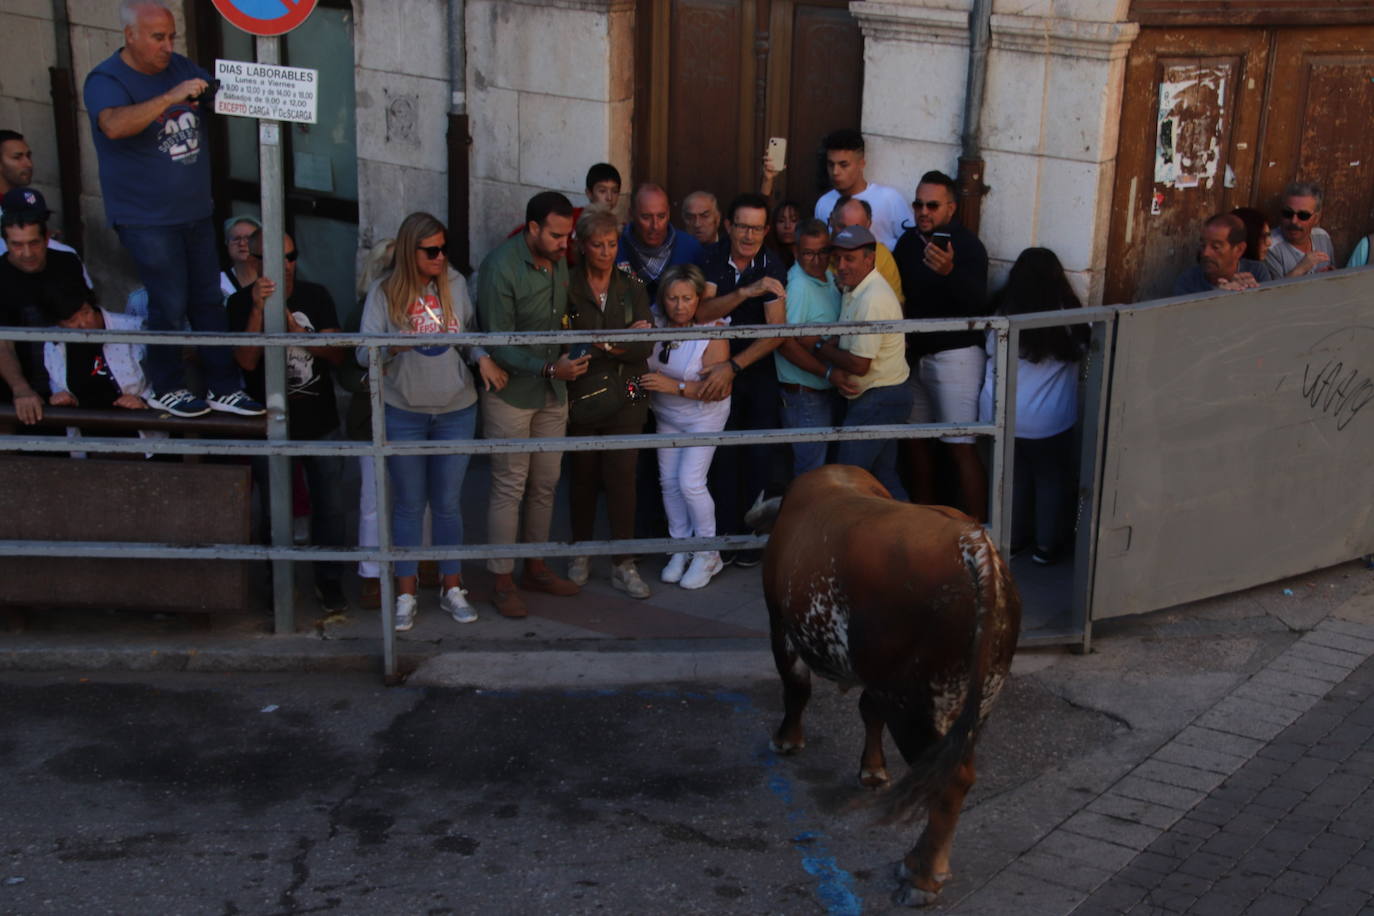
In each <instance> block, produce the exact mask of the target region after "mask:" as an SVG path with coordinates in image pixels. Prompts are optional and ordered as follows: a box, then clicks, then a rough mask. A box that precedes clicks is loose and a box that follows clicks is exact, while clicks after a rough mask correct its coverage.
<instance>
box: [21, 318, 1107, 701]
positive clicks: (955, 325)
mask: <svg viewBox="0 0 1374 916" xmlns="http://www.w3.org/2000/svg"><path fill="white" fill-rule="evenodd" d="M1115 313H1116V308H1114V307H1099V308H1088V309H1075V310H1073V311H1072V312H1071V313H1066V312H1062V311H1061V312H1054V313H1043V314H1041V315H1038V316H1016V317H1015V318H1012V319H1007V318H996V317H989V318H978V319H968V320H963V319H959V320H956V319H947V320H946V319H940V320H920V321H915V320H903V321H880V322H835V323H831V324H808V325H768V326H748V327H699V328H698V327H693V328H681V329H678V328H652V329H641V330H624V331H599V332H586V331H552V332H543V333H528V332H526V333H501V334H492V333H468V334H431V335H414V334H386V335H365V334H345V333H330V334H312V335H311V336H310V343H311V345H312V346H344V347H349V348H358V347H365V348H366V349H367V352H368V356H369V366H368V375H369V386H368V387H369V394H370V397H371V402H372V440H371V441H370V442H364V441H340V440H330V441H317V440H294V441H293V440H284V439H283V440H270V441H263V440H245V439H215V440H200V439H198V440H184V439H120V438H108V437H97V436H89V437H88V436H83V437H82V438H81V439H80V440H79V450H81V451H84V452H88V453H104V454H119V453H124V454H142V453H153V454H173V455H226V456H229V455H239V456H252V455H265V456H269V459H275V460H273V461H271V463H270V465H269V476H270V478H271V481H272V483H271V485H270V500H269V512H270V514H271V517H272V518H274V519H281V518H286V519H289V518H290V511H291V509H290V486H289V476H287V475H289V473H290V470H289V459H290V458H292V457H299V456H306V455H340V456H359V457H362V456H370V457H371V458H372V460H373V462H374V472H375V473H374V478H375V482H376V483H375V485H376V495H377V505H378V507H379V511H378V513H377V515H378V529H379V530H378V534H379V537H378V541H379V544H378V546H377V547H361V546H356V547H351V548H328V547H314V546H295V545H294V544H292V543H291V542H290V540H289V535H288V537H287V538H282V537H281V536H280V533H279V532H280V531H281V530H282V529H281V528H280V527H276V526H274V530H273V541H274V543H273V544H272V545H271V546H265V545H255V544H211V545H203V546H182V545H173V544H159V543H151V542H92V541H23V540H0V556H67V557H125V558H164V559H180V560H201V559H205V560H268V561H271V562H272V563H273V571H274V576H273V589H274V591H273V606H274V621H275V628H276V631H277V632H279V633H281V632H293V631H294V628H295V614H294V604H293V603H294V579H293V572H292V563H293V562H294V561H299V560H310V561H326V562H330V561H333V562H352V561H359V560H371V561H376V562H378V563H381V564H383V571H382V576H381V588H382V607H381V614H380V617H381V626H382V644H383V668H384V671H385V674H386V675H387V676H388V677H391V676H394V674H395V672H396V646H395V630H394V627H393V620H392V615H393V608H394V595H393V593H392V592H393V583H392V577H391V574H390V573H391V564H392V563H393V562H395V561H397V560H438V559H459V560H478V559H481V560H485V559H492V558H520V557H551V556H571V555H574V554H585V555H607V554H617V553H672V552H676V551H681V550H684V549H686V550H705V549H715V550H719V549H747V548H757V547H762V546H763V545H764V544H765V543H766V542H767V540H766V538H763V537H756V536H745V535H737V536H721V537H715V538H687V539H672V538H653V539H649V538H640V539H635V540H614V541H578V542H576V544H575V546H574V544H573V543H572V542H552V541H550V542H544V543H538V544H526V543H517V544H510V545H490V544H488V545H460V546H456V547H409V548H398V547H396V546H395V545H394V544H393V543H392V532H391V519H390V513H388V512H386V511H383V510H382V509H381V508H380V507H385V506H387V505H388V504H389V494H388V479H387V474H386V465H385V462H386V456H388V455H426V454H436V453H442V454H454V453H457V454H470V455H492V454H503V453H513V452H531V453H534V452H575V451H605V450H612V449H639V448H661V447H678V446H686V445H703V444H709V445H717V446H727V447H728V446H737V445H748V444H756V443H757V444H791V443H793V442H835V441H845V440H858V439H918V438H936V437H940V436H951V435H973V436H988V437H991V439H992V462H991V465H992V466H991V467H990V468H989V524H990V527H991V529H992V531H993V532H994V535H995V538H996V541H997V544H998V547H999V549H1001V550H1003V551H1004V552H1005V551H1006V548H1007V538H1008V536H1009V531H1010V519H1009V512H1008V511H1007V510H1008V509H1009V506H1010V502H1009V495H1010V490H1011V468H1012V457H1013V448H1014V445H1013V437H1010V436H1007V435H1005V433H1004V431H1005V430H1006V429H1008V428H1009V424H1010V423H1013V422H1014V412H1015V406H1014V405H1015V378H1016V373H1014V372H1011V373H1009V372H1007V371H1006V370H1007V366H1008V365H1009V353H1014V352H1016V351H1017V342H1018V337H1019V333H1020V330H1022V329H1025V328H1029V327H1041V326H1046V325H1064V324H1085V323H1090V322H1107V323H1110V322H1112V321H1113V320H1114V318H1115ZM982 329H987V330H992V331H995V332H996V335H997V346H996V355H995V360H996V371H995V379H996V387H995V393H994V397H993V405H994V416H993V419H992V422H990V423H986V424H978V423H970V424H953V423H926V424H896V425H884V426H866V427H834V426H829V427H809V428H798V429H776V430H749V431H743V430H739V431H723V432H720V433H653V434H637V435H627V436H608V437H558V438H548V439H474V440H446V441H425V442H401V443H389V442H387V441H386V432H385V422H384V410H383V406H382V386H383V384H384V379H383V374H382V361H381V359H380V358H379V357H380V351H381V349H382V348H383V347H386V346H417V345H430V346H435V345H472V344H481V345H484V346H492V345H520V344H536V343H560V344H573V343H581V342H592V341H607V342H610V343H617V342H630V341H634V340H643V339H645V338H648V339H651V340H654V341H656V342H657V341H664V340H700V339H703V338H730V339H755V338H776V337H803V336H812V335H816V334H884V333H903V334H906V333H910V332H935V331H954V330H962V331H966V330H982ZM0 340H11V341H14V342H16V343H19V342H32V341H56V342H67V341H72V342H91V343H96V342H98V343H139V344H147V345H173V346H265V347H285V346H289V345H292V344H299V343H300V342H301V338H300V336H299V335H297V334H290V333H280V334H267V333H260V334H248V333H238V334H230V333H226V334H211V333H199V332H169V331H108V330H101V331H88V330H67V329H61V328H14V327H0ZM267 388H268V390H267V408H268V411H269V414H271V415H273V416H272V419H273V420H274V421H276V422H274V423H269V429H270V428H272V427H273V426H274V425H275V426H276V427H277V428H279V429H284V427H285V424H284V423H283V422H281V420H282V418H283V415H284V413H285V410H286V399H285V379H284V377H277V378H272V377H270V375H269V378H268V380H267ZM74 449H75V446H74V443H73V440H70V439H66V438H62V437H55V436H34V435H32V434H26V433H25V432H24V431H23V427H19V431H18V432H17V433H15V434H13V435H10V436H5V437H0V450H17V451H21V452H69V451H73V450H74ZM288 527H289V526H288ZM282 541H285V542H284V543H283V542H282Z"/></svg>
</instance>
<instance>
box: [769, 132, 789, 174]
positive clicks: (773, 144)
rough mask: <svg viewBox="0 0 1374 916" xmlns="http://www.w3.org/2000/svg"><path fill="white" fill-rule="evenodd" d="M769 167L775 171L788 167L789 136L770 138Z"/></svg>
mask: <svg viewBox="0 0 1374 916" xmlns="http://www.w3.org/2000/svg"><path fill="white" fill-rule="evenodd" d="M768 167H769V168H770V169H772V170H773V171H775V172H781V171H782V170H783V169H785V168H787V138H786V137H769V138H768Z"/></svg>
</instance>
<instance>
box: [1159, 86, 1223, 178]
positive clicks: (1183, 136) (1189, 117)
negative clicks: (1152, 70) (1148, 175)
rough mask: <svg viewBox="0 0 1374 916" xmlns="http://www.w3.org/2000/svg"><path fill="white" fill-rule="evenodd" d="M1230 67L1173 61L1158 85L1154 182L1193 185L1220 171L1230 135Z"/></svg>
mask: <svg viewBox="0 0 1374 916" xmlns="http://www.w3.org/2000/svg"><path fill="white" fill-rule="evenodd" d="M1231 70H1232V68H1231V66H1230V65H1229V64H1228V63H1224V62H1211V63H1207V64H1200V63H1199V64H1185V65H1174V66H1171V67H1169V68H1167V69H1166V70H1165V72H1164V78H1163V79H1162V80H1161V81H1160V84H1159V109H1158V111H1159V115H1158V119H1159V120H1158V127H1157V131H1156V140H1157V142H1156V145H1155V183H1156V184H1162V185H1165V186H1166V187H1179V188H1193V187H1197V185H1198V182H1199V181H1200V180H1201V179H1204V178H1213V177H1215V176H1216V174H1217V167H1218V164H1219V163H1220V162H1221V161H1222V158H1223V155H1222V148H1221V141H1222V138H1223V137H1224V136H1225V133H1226V123H1225V119H1226V86H1227V81H1228V80H1230V79H1231Z"/></svg>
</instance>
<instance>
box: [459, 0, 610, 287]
mask: <svg viewBox="0 0 1374 916" xmlns="http://www.w3.org/2000/svg"><path fill="white" fill-rule="evenodd" d="M467 10H468V12H467V32H468V42H467V44H468V110H469V113H470V115H471V119H472V138H473V145H472V249H473V250H472V257H473V263H474V264H477V263H479V262H480V259H481V258H482V256H483V255H484V254H485V253H486V252H487V251H489V250H490V249H491V248H492V247H494V246H495V245H496V244H497V243H499V242H500V241H501V240H502V239H504V238H505V237H506V235H507V234H508V233H509V232H510V231H511V229H512V228H514V227H515V226H517V225H519V224H520V222H521V220H522V219H523V218H524V212H525V202H526V201H527V200H528V199H529V198H530V197H531V196H532V195H533V194H535V193H536V192H538V191H546V190H555V191H562V192H563V193H564V194H566V195H568V198H569V199H570V200H572V202H573V204H574V205H575V206H581V205H582V204H584V203H586V200H587V197H586V188H585V184H584V181H585V179H586V176H587V169H588V168H589V167H590V166H591V165H593V164H594V163H597V162H609V163H611V164H613V165H614V166H615V167H616V168H618V169H619V170H620V173H621V177H622V179H623V184H622V190H623V192H625V194H624V196H622V198H621V209H622V216H623V210H624V207H625V205H626V198H627V197H628V192H629V190H630V188H631V183H632V177H631V175H630V137H631V124H630V118H631V114H632V110H633V102H634V45H635V41H634V2H633V0H544V2H535V0H468V3H467Z"/></svg>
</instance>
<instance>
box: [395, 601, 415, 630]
mask: <svg viewBox="0 0 1374 916" xmlns="http://www.w3.org/2000/svg"><path fill="white" fill-rule="evenodd" d="M413 626H415V596H414V595H397V596H396V632H397V633H404V632H405V631H406V630H409V629H410V628H411V627H413Z"/></svg>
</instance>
